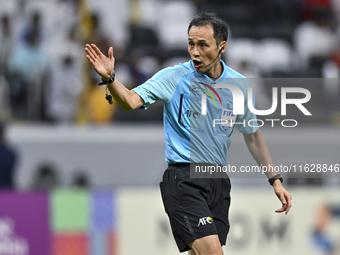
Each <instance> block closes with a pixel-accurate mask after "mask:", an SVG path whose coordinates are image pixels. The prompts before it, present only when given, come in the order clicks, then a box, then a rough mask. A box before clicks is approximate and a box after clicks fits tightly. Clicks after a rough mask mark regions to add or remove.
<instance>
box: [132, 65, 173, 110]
mask: <svg viewBox="0 0 340 255" xmlns="http://www.w3.org/2000/svg"><path fill="white" fill-rule="evenodd" d="M175 77H176V69H175V68H173V67H169V68H166V69H163V70H161V71H159V72H158V73H156V74H155V75H154V76H153V77H151V78H150V79H149V80H147V81H146V82H145V83H143V84H142V85H140V86H138V87H136V88H134V89H133V91H134V92H136V93H137V94H138V95H139V96H140V97H141V98H142V99H143V101H144V105H143V106H142V107H141V108H143V109H145V110H146V109H147V108H148V107H149V106H150V105H151V104H153V103H154V102H156V101H157V100H160V101H162V102H163V103H165V104H166V103H168V102H169V101H170V100H171V98H172V96H173V94H174V91H175V89H176V85H177V82H176V79H175Z"/></svg>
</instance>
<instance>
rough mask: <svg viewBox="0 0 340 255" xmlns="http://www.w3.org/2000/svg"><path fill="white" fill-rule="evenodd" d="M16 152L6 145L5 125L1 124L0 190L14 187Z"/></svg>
mask: <svg viewBox="0 0 340 255" xmlns="http://www.w3.org/2000/svg"><path fill="white" fill-rule="evenodd" d="M16 161H17V154H16V152H15V151H14V150H13V149H12V148H10V147H9V146H8V145H7V144H6V140H5V124H4V123H1V122H0V188H13V187H14V180H13V179H14V178H13V177H14V168H15V164H16Z"/></svg>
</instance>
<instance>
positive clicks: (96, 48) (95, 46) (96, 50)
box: [91, 43, 103, 56]
mask: <svg viewBox="0 0 340 255" xmlns="http://www.w3.org/2000/svg"><path fill="white" fill-rule="evenodd" d="M91 46H92V49H94V51H95V53H96V54H97V55H98V56H100V55H102V54H103V53H102V52H101V51H100V49H99V48H98V47H97V45H95V44H94V43H92V44H91Z"/></svg>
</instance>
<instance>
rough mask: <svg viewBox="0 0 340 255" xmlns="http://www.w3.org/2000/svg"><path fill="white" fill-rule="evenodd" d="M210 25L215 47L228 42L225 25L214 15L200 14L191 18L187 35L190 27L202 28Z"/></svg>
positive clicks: (210, 13) (209, 13)
mask: <svg viewBox="0 0 340 255" xmlns="http://www.w3.org/2000/svg"><path fill="white" fill-rule="evenodd" d="M208 25H211V26H212V28H213V30H214V38H215V41H216V45H217V46H218V45H219V44H220V42H222V41H227V40H228V26H227V24H226V23H225V22H224V21H223V20H221V19H219V18H218V17H217V16H216V13H212V12H201V13H199V14H198V15H197V16H195V17H194V18H193V20H192V21H191V22H190V24H189V27H188V34H189V31H190V29H191V27H192V26H196V27H202V26H208Z"/></svg>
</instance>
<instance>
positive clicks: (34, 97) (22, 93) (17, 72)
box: [9, 21, 50, 120]
mask: <svg viewBox="0 0 340 255" xmlns="http://www.w3.org/2000/svg"><path fill="white" fill-rule="evenodd" d="M33 24H35V25H33V26H32V29H30V30H29V32H28V33H27V34H25V36H24V38H25V41H24V43H23V44H22V45H20V46H19V47H18V48H17V49H16V50H15V51H13V54H12V55H11V56H10V59H9V70H10V72H11V81H10V83H11V86H12V87H13V86H15V87H16V90H15V94H14V103H15V104H14V105H13V106H14V107H17V108H19V109H18V113H19V118H28V119H29V120H44V91H45V85H46V84H47V82H48V81H49V79H48V77H49V64H50V63H49V58H48V56H47V54H46V53H45V51H44V50H43V49H42V48H41V47H40V41H41V31H40V29H39V26H38V25H37V24H39V22H38V21H35V22H34V23H33ZM18 106H19V107H18ZM26 109H27V113H26V116H22V111H26Z"/></svg>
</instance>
